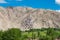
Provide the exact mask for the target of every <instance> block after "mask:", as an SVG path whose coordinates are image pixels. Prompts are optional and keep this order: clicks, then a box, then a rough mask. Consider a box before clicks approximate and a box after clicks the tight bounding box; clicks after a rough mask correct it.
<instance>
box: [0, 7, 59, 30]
mask: <svg viewBox="0 0 60 40" xmlns="http://www.w3.org/2000/svg"><path fill="white" fill-rule="evenodd" d="M48 27H51V28H60V13H59V12H56V11H51V10H44V9H34V8H30V7H28V8H25V7H13V8H12V7H8V8H3V7H0V30H7V29H9V28H19V29H21V30H28V29H32V28H35V29H37V28H38V29H40V28H48Z"/></svg>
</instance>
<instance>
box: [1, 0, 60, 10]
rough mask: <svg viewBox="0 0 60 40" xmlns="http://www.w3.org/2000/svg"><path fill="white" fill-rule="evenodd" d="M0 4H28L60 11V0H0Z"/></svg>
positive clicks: (5, 5)
mask: <svg viewBox="0 0 60 40" xmlns="http://www.w3.org/2000/svg"><path fill="white" fill-rule="evenodd" d="M0 6H3V7H8V6H13V7H16V6H26V7H32V8H43V9H52V10H59V11H60V0H0Z"/></svg>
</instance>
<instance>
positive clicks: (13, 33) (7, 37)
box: [3, 28, 21, 40]
mask: <svg viewBox="0 0 60 40" xmlns="http://www.w3.org/2000/svg"><path fill="white" fill-rule="evenodd" d="M20 37H21V31H20V29H17V28H12V29H9V30H7V31H5V32H4V34H3V40H20Z"/></svg>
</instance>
